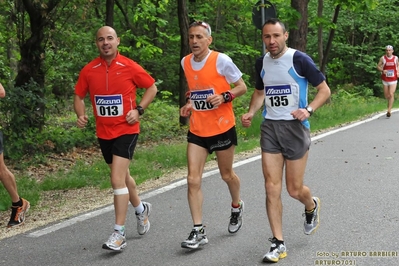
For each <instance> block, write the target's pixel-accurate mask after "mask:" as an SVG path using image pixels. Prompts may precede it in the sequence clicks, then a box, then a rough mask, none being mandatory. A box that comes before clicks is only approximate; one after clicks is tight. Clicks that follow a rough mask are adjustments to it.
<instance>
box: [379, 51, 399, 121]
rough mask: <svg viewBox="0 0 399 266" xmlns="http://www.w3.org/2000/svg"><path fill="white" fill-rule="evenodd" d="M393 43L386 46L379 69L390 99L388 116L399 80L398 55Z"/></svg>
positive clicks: (386, 93)
mask: <svg viewBox="0 0 399 266" xmlns="http://www.w3.org/2000/svg"><path fill="white" fill-rule="evenodd" d="M393 51H394V50H393V47H392V45H387V46H386V47H385V55H383V56H381V58H380V61H379V62H378V65H377V69H378V71H380V72H381V80H382V85H383V88H384V96H385V99H387V100H388V111H387V117H391V110H392V106H393V102H394V100H395V91H396V85H397V82H398V69H399V63H398V57H397V56H395V55H393Z"/></svg>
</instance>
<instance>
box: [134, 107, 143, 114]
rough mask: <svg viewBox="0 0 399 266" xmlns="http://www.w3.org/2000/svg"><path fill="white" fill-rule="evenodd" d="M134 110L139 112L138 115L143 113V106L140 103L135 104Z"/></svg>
mask: <svg viewBox="0 0 399 266" xmlns="http://www.w3.org/2000/svg"><path fill="white" fill-rule="evenodd" d="M136 110H137V111H138V112H139V115H142V114H144V108H143V107H141V106H140V105H137V106H136Z"/></svg>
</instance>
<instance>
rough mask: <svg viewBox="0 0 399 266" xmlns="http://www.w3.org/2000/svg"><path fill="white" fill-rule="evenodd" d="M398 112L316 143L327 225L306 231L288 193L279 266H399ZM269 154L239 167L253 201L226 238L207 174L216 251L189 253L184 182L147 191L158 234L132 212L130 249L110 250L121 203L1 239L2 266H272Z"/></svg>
mask: <svg viewBox="0 0 399 266" xmlns="http://www.w3.org/2000/svg"><path fill="white" fill-rule="evenodd" d="M398 131H399V113H393V115H392V117H391V118H389V119H387V118H386V117H385V115H383V114H381V115H379V116H376V117H373V118H371V119H369V120H367V121H362V122H359V123H356V124H354V125H351V126H348V127H342V128H340V129H338V130H334V131H331V132H328V133H325V134H322V135H319V136H316V137H314V138H313V139H312V146H311V150H310V155H309V162H308V167H307V171H306V176H305V183H306V184H307V185H308V186H309V187H310V188H311V190H312V192H313V194H314V195H315V196H318V197H320V199H321V213H320V217H321V218H320V219H321V220H320V222H321V225H320V228H319V230H318V231H317V232H316V233H315V234H314V235H311V236H307V235H305V234H304V233H303V221H304V220H303V219H304V218H303V217H302V213H303V211H304V209H303V206H302V205H301V204H300V203H299V202H297V201H295V200H294V199H292V198H290V197H289V195H288V193H287V192H286V190H285V189H284V190H283V193H282V198H283V204H284V214H283V229H284V238H285V239H284V240H285V242H286V245H287V249H288V252H287V253H288V256H287V257H286V258H284V259H282V260H280V261H279V262H278V265H299V266H302V265H361V266H363V265H378V266H381V265H382V266H385V265H399V238H398V235H399V234H398V225H399V208H398V207H399V202H398V199H399V197H398V195H399V192H398V188H399V178H398V176H399V162H398V161H399V133H398ZM259 159H260V156H256V157H253V158H250V159H248V160H245V161H241V162H238V163H236V164H235V170H236V172H237V174H238V175H239V176H240V178H241V182H242V199H243V200H244V202H245V213H244V225H243V227H242V229H241V230H240V231H239V232H238V233H237V234H235V235H231V234H229V233H228V231H227V224H228V221H229V216H230V207H229V206H230V198H229V194H228V190H227V186H226V185H225V184H224V182H223V181H222V180H221V179H220V176H219V174H218V172H217V171H216V170H214V171H210V172H208V173H207V174H205V175H204V179H203V191H204V197H205V202H204V224H206V229H207V234H208V238H209V244H207V245H205V246H203V248H200V249H198V250H187V249H182V248H181V247H180V242H181V241H183V240H184V239H185V238H186V237H187V236H188V234H189V232H190V230H191V226H192V222H191V218H190V213H189V208H188V204H187V200H186V191H187V188H186V184H185V181H184V178H183V177H182V180H181V181H178V182H175V183H172V184H171V185H169V186H167V187H164V188H161V189H158V190H154V191H151V192H148V193H146V194H143V195H142V198H143V199H145V200H146V201H149V202H151V203H152V205H153V212H152V215H151V217H150V218H151V219H150V220H151V229H150V231H149V232H148V234H146V235H144V236H139V235H138V234H137V232H136V219H135V216H134V212H133V208H132V207H131V206H130V207H129V208H130V209H129V215H128V220H127V226H126V227H127V242H128V246H127V248H126V249H125V250H124V251H123V252H119V253H118V252H110V251H106V250H103V249H102V248H101V246H102V243H103V242H104V241H105V240H106V239H107V238H108V236H109V235H110V234H111V233H112V228H113V221H114V218H113V217H114V214H113V208H112V206H110V207H108V208H105V209H101V210H98V211H96V212H92V213H87V214H85V215H81V216H78V217H72V218H71V219H70V220H68V221H65V222H62V223H59V224H54V225H52V226H48V227H44V228H40V230H34V231H31V232H28V233H26V234H23V235H17V236H14V237H11V238H7V239H3V240H1V241H0V254H1V255H0V265H40V266H47V265H48V266H50V265H51V266H57V265H70V266H72V265H84V266H86V265H98V266H102V265H140V266H141V265H173V266H178V265H192V266H195V265H211V266H213V265H215V266H224V265H228V266H230V265H240V266H244V265H245V266H246V265H265V263H262V257H263V255H264V253H265V252H267V251H268V249H269V248H270V242H269V241H268V238H269V237H271V232H270V229H269V225H268V221H267V217H266V212H265V195H264V194H265V193H264V188H263V177H262V172H261V165H260V160H259Z"/></svg>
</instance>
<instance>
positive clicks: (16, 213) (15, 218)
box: [7, 198, 30, 228]
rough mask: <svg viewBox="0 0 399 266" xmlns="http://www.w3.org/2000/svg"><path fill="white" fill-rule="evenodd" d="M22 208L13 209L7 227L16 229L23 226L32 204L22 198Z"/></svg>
mask: <svg viewBox="0 0 399 266" xmlns="http://www.w3.org/2000/svg"><path fill="white" fill-rule="evenodd" d="M21 200H22V206H21V207H11V217H10V221H9V222H8V224H7V227H8V228H10V227H15V226H19V225H23V224H24V222H25V214H26V213H27V212H28V211H29V208H30V203H29V201H27V200H26V199H23V198H21Z"/></svg>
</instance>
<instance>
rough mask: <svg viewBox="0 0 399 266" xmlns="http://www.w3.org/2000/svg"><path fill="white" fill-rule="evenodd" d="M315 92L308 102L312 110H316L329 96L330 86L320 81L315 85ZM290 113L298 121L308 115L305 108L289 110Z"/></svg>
mask: <svg viewBox="0 0 399 266" xmlns="http://www.w3.org/2000/svg"><path fill="white" fill-rule="evenodd" d="M316 89H317V94H316V96H315V97H314V99H313V101H312V102H311V103H309V104H308V106H310V107H311V108H312V109H313V111H316V110H317V109H318V108H320V107H321V106H322V105H323V104H324V103H325V102H326V101H327V99H328V98H329V97H330V95H331V91H330V87H328V85H327V83H326V82H325V81H323V82H322V83H320V84H319V85H318V86H317V87H316ZM291 115H292V116H293V117H294V118H295V119H298V120H300V121H304V120H305V119H307V118H309V117H310V113H309V112H308V111H307V110H306V109H305V108H300V109H297V110H295V111H292V112H291Z"/></svg>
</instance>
